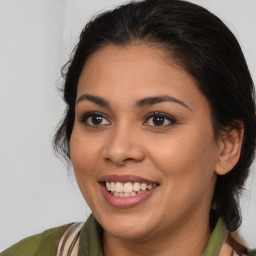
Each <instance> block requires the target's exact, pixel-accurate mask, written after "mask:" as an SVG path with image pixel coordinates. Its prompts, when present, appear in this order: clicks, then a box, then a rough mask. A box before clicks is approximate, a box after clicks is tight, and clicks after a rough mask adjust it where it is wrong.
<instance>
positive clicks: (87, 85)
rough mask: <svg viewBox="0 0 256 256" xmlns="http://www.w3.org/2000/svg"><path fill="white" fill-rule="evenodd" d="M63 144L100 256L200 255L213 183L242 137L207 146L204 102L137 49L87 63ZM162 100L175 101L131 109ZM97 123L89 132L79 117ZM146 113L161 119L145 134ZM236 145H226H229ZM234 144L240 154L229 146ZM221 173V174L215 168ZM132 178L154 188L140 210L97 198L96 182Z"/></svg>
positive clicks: (157, 54) (189, 83) (113, 49)
mask: <svg viewBox="0 0 256 256" xmlns="http://www.w3.org/2000/svg"><path fill="white" fill-rule="evenodd" d="M84 94H89V95H93V96H97V97H101V98H103V99H105V100H106V101H108V102H109V106H107V107H106V106H101V105H99V104H96V103H93V102H91V101H90V100H88V99H86V98H82V99H80V100H79V102H78V103H77V104H76V110H75V123H74V128H73V132H72V136H71V140H70V151H71V160H72V163H73V167H74V172H75V175H76V179H77V182H78V185H79V187H80V190H81V192H82V194H83V196H84V198H85V200H86V201H87V203H88V205H89V207H90V208H91V210H92V212H93V214H94V216H95V218H96V219H97V221H98V222H99V223H100V224H101V226H102V227H103V229H104V234H103V249H104V255H107V256H110V255H112V256H113V255H125V256H128V255H180V256H182V255H188V250H189V254H190V255H200V254H201V253H202V251H203V249H204V247H205V246H206V244H207V241H208V239H209V237H210V233H211V230H210V227H209V210H210V205H211V199H212V195H213V191H214V186H215V182H216V177H217V174H225V173H226V172H228V171H229V170H230V169H231V168H232V166H234V164H235V163H236V162H237V160H238V158H239V155H240V146H239V145H240V144H241V143H240V142H241V138H242V135H243V134H242V132H241V133H238V132H237V131H235V132H233V135H234V136H232V133H230V134H231V136H226V137H225V138H224V137H223V139H221V140H220V141H216V140H215V139H214V133H213V128H212V122H211V112H210V106H209V102H208V100H207V99H206V98H205V97H204V95H203V94H202V93H201V92H200V91H199V89H198V88H197V86H196V81H195V80H194V79H193V78H192V77H191V76H190V75H189V74H188V73H187V72H186V71H184V70H183V69H182V68H181V67H178V66H176V65H175V63H174V62H173V61H172V60H170V58H168V62H167V61H166V56H165V55H164V53H163V52H162V51H161V50H159V49H156V48H153V47H150V46H148V45H146V44H143V43H141V44H134V45H130V46H126V47H118V46H113V45H109V46H105V47H103V48H101V49H100V50H98V51H97V52H95V53H94V54H92V55H91V56H90V57H89V59H88V60H87V62H86V64H85V66H84V68H83V70H82V73H81V76H80V79H79V82H78V91H77V99H79V98H80V97H81V96H82V95H84ZM159 95H168V96H170V97H174V98H176V99H178V100H180V101H182V102H183V103H184V104H185V105H186V106H187V107H186V106H184V105H182V104H179V103H175V102H161V103H157V104H153V105H145V106H143V107H137V106H136V101H138V100H140V99H142V98H145V97H152V96H159ZM90 111H97V112H100V113H102V115H103V119H102V123H100V124H98V125H96V126H95V125H93V124H92V123H91V119H90V118H88V119H85V118H84V119H83V120H81V119H82V118H81V117H82V116H83V115H84V114H85V113H88V112H90ZM154 112H161V113H165V115H168V116H170V117H172V118H174V119H175V120H176V121H175V122H170V121H169V120H168V119H164V124H163V125H162V126H155V125H154V122H153V120H154V119H153V117H150V118H147V115H149V114H152V113H154ZM234 138H236V139H234ZM239 143H240V144H239ZM224 165H225V166H224ZM111 174H116V175H136V176H140V177H142V178H145V179H148V180H152V181H155V182H157V183H158V184H159V187H158V188H157V190H156V191H155V192H154V193H153V194H152V195H151V196H150V197H149V198H148V199H147V200H146V201H144V202H142V203H141V204H139V205H137V206H134V207H130V208H126V209H119V208H117V207H113V206H111V205H110V204H109V203H108V202H107V201H106V200H105V199H104V197H103V194H102V191H101V189H100V185H99V183H98V180H99V179H100V178H101V177H102V176H104V175H111Z"/></svg>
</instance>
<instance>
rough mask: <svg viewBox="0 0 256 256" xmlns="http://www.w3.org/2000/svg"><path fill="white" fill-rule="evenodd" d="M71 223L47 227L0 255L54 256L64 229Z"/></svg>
mask: <svg viewBox="0 0 256 256" xmlns="http://www.w3.org/2000/svg"><path fill="white" fill-rule="evenodd" d="M70 225H71V223H70V224H67V225H63V226H60V227H56V228H52V229H48V230H46V231H44V232H42V233H40V234H37V235H34V236H30V237H28V238H25V239H23V240H21V241H20V242H18V243H17V244H15V245H13V246H11V247H10V248H8V249H6V250H5V251H3V252H1V253H0V256H25V255H26V256H55V255H56V254H57V249H58V244H59V241H60V239H61V236H62V235H63V233H64V232H65V230H66V229H67V228H68V227H69V226H70Z"/></svg>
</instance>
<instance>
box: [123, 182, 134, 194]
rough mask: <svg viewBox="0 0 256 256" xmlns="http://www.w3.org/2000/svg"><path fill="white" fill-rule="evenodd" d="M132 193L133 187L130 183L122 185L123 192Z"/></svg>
mask: <svg viewBox="0 0 256 256" xmlns="http://www.w3.org/2000/svg"><path fill="white" fill-rule="evenodd" d="M132 191H133V185H132V183H131V182H128V183H125V184H124V192H127V193H131V192H132Z"/></svg>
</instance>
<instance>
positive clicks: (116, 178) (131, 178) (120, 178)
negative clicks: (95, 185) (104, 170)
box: [98, 174, 158, 184]
mask: <svg viewBox="0 0 256 256" xmlns="http://www.w3.org/2000/svg"><path fill="white" fill-rule="evenodd" d="M98 181H99V182H107V181H108V182H111V181H113V182H121V183H126V182H132V183H134V182H139V183H146V184H158V182H156V181H152V180H148V179H144V178H142V177H139V176H135V175H115V174H113V175H105V176H103V177H101V178H100V179H99V180H98Z"/></svg>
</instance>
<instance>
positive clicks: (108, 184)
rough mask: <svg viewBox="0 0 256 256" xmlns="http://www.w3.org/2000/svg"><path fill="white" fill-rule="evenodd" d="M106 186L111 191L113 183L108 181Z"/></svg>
mask: <svg viewBox="0 0 256 256" xmlns="http://www.w3.org/2000/svg"><path fill="white" fill-rule="evenodd" d="M106 187H107V190H108V191H111V183H110V182H108V181H107V182H106Z"/></svg>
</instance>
